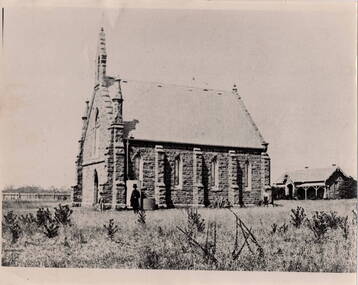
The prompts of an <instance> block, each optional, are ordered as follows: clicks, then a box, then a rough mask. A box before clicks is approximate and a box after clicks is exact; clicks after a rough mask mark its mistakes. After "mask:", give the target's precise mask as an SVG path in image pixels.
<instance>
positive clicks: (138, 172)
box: [133, 154, 143, 181]
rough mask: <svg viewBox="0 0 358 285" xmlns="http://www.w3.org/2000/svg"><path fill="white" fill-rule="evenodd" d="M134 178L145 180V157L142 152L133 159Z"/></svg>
mask: <svg viewBox="0 0 358 285" xmlns="http://www.w3.org/2000/svg"><path fill="white" fill-rule="evenodd" d="M133 179H134V180H140V181H143V159H142V157H141V156H140V154H137V155H135V156H134V159H133Z"/></svg>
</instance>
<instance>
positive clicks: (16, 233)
mask: <svg viewBox="0 0 358 285" xmlns="http://www.w3.org/2000/svg"><path fill="white" fill-rule="evenodd" d="M4 228H5V229H8V230H9V231H10V233H11V242H12V243H16V242H17V240H18V239H19V238H20V235H21V232H22V231H21V228H20V226H19V223H18V219H17V216H16V215H15V214H14V212H13V211H10V212H8V213H7V214H6V215H4Z"/></svg>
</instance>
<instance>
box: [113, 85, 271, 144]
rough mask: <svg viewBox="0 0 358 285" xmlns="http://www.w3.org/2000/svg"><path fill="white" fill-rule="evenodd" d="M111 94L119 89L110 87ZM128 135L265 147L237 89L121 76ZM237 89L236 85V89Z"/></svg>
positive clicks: (198, 142) (131, 136)
mask: <svg viewBox="0 0 358 285" xmlns="http://www.w3.org/2000/svg"><path fill="white" fill-rule="evenodd" d="M108 90H109V95H110V97H111V98H113V97H114V96H115V94H116V90H115V87H114V86H113V85H111V86H109V88H108ZM121 90H122V94H123V99H124V102H123V120H124V124H125V136H126V137H127V138H134V139H138V140H150V141H162V142H178V143H190V144H201V145H218V146H231V147H248V148H264V147H265V144H266V142H265V141H264V139H263V137H262V135H261V134H260V131H259V130H258V128H257V126H256V125H255V123H254V121H253V120H252V118H251V116H250V114H249V112H248V111H247V109H246V107H245V105H244V102H243V100H242V98H241V97H240V96H238V94H237V93H236V92H233V91H223V90H213V89H207V88H197V87H186V86H179V85H173V84H161V83H153V82H143V81H137V80H122V81H121ZM234 91H235V90H234Z"/></svg>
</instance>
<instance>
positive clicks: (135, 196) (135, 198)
mask: <svg viewBox="0 0 358 285" xmlns="http://www.w3.org/2000/svg"><path fill="white" fill-rule="evenodd" d="M139 199H140V193H139V191H138V189H137V184H133V191H132V195H131V206H132V208H133V211H134V214H137V213H138V212H139Z"/></svg>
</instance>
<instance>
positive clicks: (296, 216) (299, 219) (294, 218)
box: [290, 206, 306, 228]
mask: <svg viewBox="0 0 358 285" xmlns="http://www.w3.org/2000/svg"><path fill="white" fill-rule="evenodd" d="M290 218H291V224H292V225H293V226H294V227H296V228H300V227H301V225H302V224H303V222H304V220H305V218H306V214H305V209H304V208H302V207H299V206H297V208H296V209H291V216H290Z"/></svg>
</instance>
